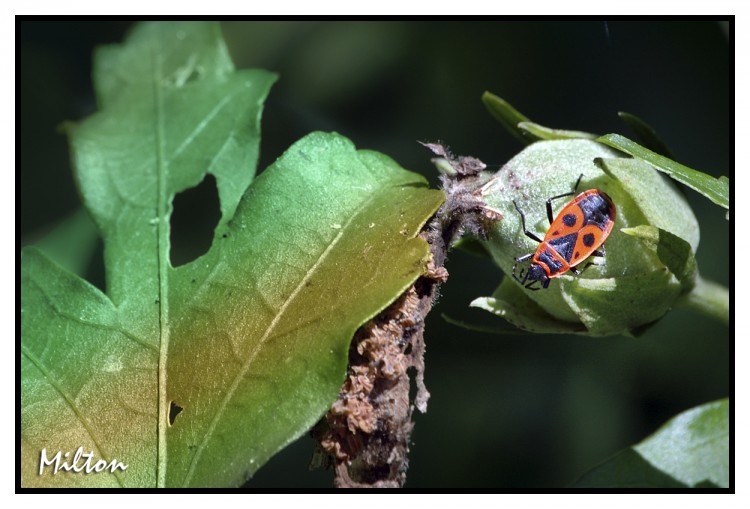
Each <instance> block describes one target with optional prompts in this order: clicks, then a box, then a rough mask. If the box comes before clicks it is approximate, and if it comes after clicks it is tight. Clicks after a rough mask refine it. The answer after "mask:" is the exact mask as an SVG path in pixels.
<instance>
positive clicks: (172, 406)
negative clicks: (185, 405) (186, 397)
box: [169, 401, 182, 426]
mask: <svg viewBox="0 0 750 509" xmlns="http://www.w3.org/2000/svg"><path fill="white" fill-rule="evenodd" d="M180 412H182V407H181V406H180V405H178V404H177V403H175V402H174V401H171V402H170V403H169V425H170V426H171V425H172V424H174V420H175V418H176V417H177V416H178V415H179V414H180Z"/></svg>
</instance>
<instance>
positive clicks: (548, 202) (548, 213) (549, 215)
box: [547, 173, 583, 224]
mask: <svg viewBox="0 0 750 509" xmlns="http://www.w3.org/2000/svg"><path fill="white" fill-rule="evenodd" d="M582 178H583V173H581V174H580V175H579V176H578V180H576V183H575V185H574V186H573V190H572V191H570V192H569V193H563V194H558V195H557V196H553V197H552V198H550V199H549V200H547V219H549V224H552V221H554V219H553V217H552V200H557V199H558V198H564V197H565V196H573V195H574V194H576V189H578V184H580V183H581V179H582Z"/></svg>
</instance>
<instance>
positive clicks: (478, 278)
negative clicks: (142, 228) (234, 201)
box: [20, 20, 731, 489]
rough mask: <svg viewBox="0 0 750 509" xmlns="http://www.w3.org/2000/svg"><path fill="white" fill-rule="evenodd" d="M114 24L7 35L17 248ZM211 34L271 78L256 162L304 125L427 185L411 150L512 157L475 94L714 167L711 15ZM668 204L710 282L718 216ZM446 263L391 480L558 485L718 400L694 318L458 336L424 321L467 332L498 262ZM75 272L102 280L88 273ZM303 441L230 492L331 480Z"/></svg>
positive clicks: (350, 25)
mask: <svg viewBox="0 0 750 509" xmlns="http://www.w3.org/2000/svg"><path fill="white" fill-rule="evenodd" d="M128 26H129V24H128V23H125V22H92V21H88V22H72V21H65V22H36V21H34V22H28V21H26V22H23V23H22V24H21V30H20V36H21V37H20V41H21V44H20V47H21V112H22V113H21V119H22V120H21V136H20V138H21V200H20V201H21V213H20V216H21V235H22V242H27V241H31V240H34V239H36V238H38V237H39V235H40V233H41V232H42V231H45V230H46V229H48V228H49V227H50V226H52V225H54V224H56V223H57V222H59V221H60V220H61V219H62V218H63V217H64V216H66V215H68V214H70V213H72V212H74V211H75V210H76V209H77V207H78V203H79V200H78V197H77V195H76V191H75V187H74V184H73V180H72V176H71V171H70V167H69V163H68V153H67V147H66V140H65V138H64V136H62V135H60V134H58V133H57V132H56V127H57V126H58V125H59V124H60V123H61V122H62V121H64V120H66V119H76V118H81V117H83V116H85V115H86V114H89V113H91V112H93V111H94V109H95V108H94V96H93V92H92V90H91V85H90V72H91V51H92V49H93V47H94V45H97V44H102V43H108V42H116V41H119V40H121V39H122V38H123V35H124V32H125V31H126V30H127V28H128ZM223 30H224V35H225V38H226V40H227V44H228V46H229V49H230V53H231V54H232V58H233V59H234V61H235V65H236V66H237V67H238V68H244V67H259V68H265V69H268V70H270V71H274V72H278V73H279V74H280V79H279V81H278V83H277V84H276V85H275V86H274V88H273V89H272V91H271V94H270V96H269V99H268V102H267V103H266V107H265V113H264V119H263V126H262V127H263V139H262V143H261V161H260V164H259V168H264V167H266V166H268V165H269V164H270V163H271V162H273V161H274V160H275V159H276V158H277V157H278V156H279V155H280V154H281V153H282V152H283V150H284V149H285V148H286V147H288V146H289V145H290V144H291V143H292V142H294V141H295V140H297V139H299V138H300V137H301V136H303V135H304V134H307V133H308V132H310V131H312V130H333V131H337V132H340V133H341V134H344V135H345V136H347V137H349V138H350V139H352V141H353V142H354V143H355V144H356V145H357V146H358V147H360V148H369V149H375V150H378V151H381V152H383V153H385V154H388V155H389V156H391V157H393V158H394V159H395V160H396V161H398V162H399V163H400V164H401V165H402V166H403V167H405V168H407V169H410V170H413V171H418V172H421V173H423V174H425V175H426V176H427V177H428V179H430V181H431V182H432V183H433V184H436V183H437V175H436V172H435V170H434V167H433V166H432V165H431V164H430V162H429V159H430V154H429V153H428V152H427V151H426V150H425V149H424V147H422V146H420V145H419V144H417V143H416V141H417V140H421V141H435V140H437V139H440V140H443V141H445V142H446V143H447V144H448V145H450V147H451V148H452V149H453V150H454V151H455V152H457V153H459V154H471V155H473V156H476V157H479V158H480V159H482V160H483V161H484V162H486V163H487V164H489V165H501V164H503V163H504V162H505V161H507V160H508V159H510V158H511V157H512V156H513V155H514V154H516V153H517V152H518V151H520V150H521V148H522V146H521V144H519V143H518V140H516V139H514V138H513V137H511V136H508V135H507V134H506V133H505V131H504V129H503V128H502V126H500V125H499V124H498V123H497V121H496V120H495V119H493V118H492V116H491V115H489V114H488V113H487V110H486V108H485V106H484V105H483V104H482V102H481V95H482V93H483V92H484V91H485V90H492V91H493V92H495V93H497V94H498V95H500V96H501V97H504V98H506V99H507V100H509V101H510V102H511V103H512V104H514V106H516V107H517V108H519V110H520V111H523V112H524V113H525V114H527V115H529V116H530V118H533V119H535V120H536V121H538V122H540V123H541V124H543V125H550V126H565V127H566V128H569V129H575V130H581V131H586V132H621V133H623V134H625V135H632V134H631V133H629V132H627V131H626V130H625V128H624V127H623V124H622V121H621V120H620V119H618V117H617V112H618V111H628V112H631V113H632V114H634V115H637V116H638V117H640V118H642V119H643V120H645V121H646V122H648V123H649V125H651V126H652V127H653V128H654V129H655V130H656V131H657V132H658V133H659V135H660V137H661V139H662V140H663V141H664V142H665V143H666V144H667V145H668V146H669V147H670V149H671V150H672V152H673V154H674V156H675V158H676V159H677V160H679V161H681V162H683V163H684V164H686V165H688V166H691V167H695V168H701V169H702V170H703V171H706V172H708V173H710V174H711V175H713V176H715V177H719V176H721V175H727V174H730V171H729V170H730V169H729V151H728V147H729V143H730V142H729V140H730V138H729V129H730V123H729V122H730V112H731V109H730V95H729V89H730V85H729V76H730V55H731V53H730V41H728V38H727V25H726V24H725V23H719V22H716V21H707V22H701V21H694V20H691V21H679V22H669V21H664V20H658V21H642V22H641V21H639V22H636V21H629V20H618V21H613V22H606V23H605V22H603V21H594V20H589V21H582V22H573V21H568V20H560V21H523V22H521V21H492V20H489V21H483V22H478V21H472V22H469V21H466V22H450V21H418V22H405V21H389V22H370V21H368V22H323V21H304V22H302V21H284V22H267V21H266V22H231V23H226V24H224V25H223ZM644 69H646V70H647V72H646V71H644ZM686 104H689V105H690V108H685V105H686ZM205 188H206V190H207V192H208V193H209V194H210V193H211V192H213V193H214V195H215V190H212V189H211V187H210V186H205ZM686 195H687V198H688V201H689V202H690V203H691V205H692V206H693V208H694V211H695V213H696V216H697V217H698V220H699V222H700V225H701V242H700V246H699V248H698V253H697V259H698V264H699V266H700V267H701V273H702V274H703V275H704V276H705V277H707V278H709V279H712V280H715V281H717V282H719V283H721V284H724V285H728V281H729V268H730V265H729V223H728V222H727V221H726V220H725V218H724V211H722V210H721V209H720V208H718V207H715V206H714V205H713V204H711V203H710V202H708V201H707V200H705V199H703V198H702V197H699V196H695V193H692V192H688V193H686ZM178 199H179V198H178ZM191 199H192V200H193V201H191V202H190V204H187V203H184V206H185V207H186V208H188V209H189V212H185V214H187V216H186V218H185V219H184V224H185V225H186V226H185V228H183V229H182V230H180V231H181V232H182V233H180V231H178V232H176V233H173V237H172V240H173V242H175V237H176V236H178V237H179V236H180V235H183V236H184V238H185V239H190V238H191V236H194V235H197V234H199V233H200V232H205V230H209V231H210V229H212V228H213V226H214V225H215V217H216V215H215V211H213V210H210V211H206V210H203V209H202V207H201V204H202V203H204V202H205V201H206V200H207V197H205V196H201V195H196V196H193V198H191ZM178 203H179V202H178ZM212 203H213V204H214V205H213V206H214V207H215V198H214V201H213V202H212ZM180 212H181V211H180V210H177V211H176V213H177V214H179V213H180ZM190 213H192V215H191V214H190ZM212 214H213V215H212ZM203 218H212V219H211V220H204V219H203ZM211 221H214V222H213V223H212V222H211ZM186 244H188V242H185V241H184V239H183V242H181V243H180V244H179V245H181V246H182V245H186ZM99 256H101V254H99ZM187 258H188V259H189V258H190V257H187ZM97 267H99V268H98V269H97ZM447 269H448V270H449V272H450V274H451V277H450V279H449V281H448V283H447V284H446V285H444V286H443V288H442V293H443V295H442V296H441V298H440V300H439V302H438V305H437V306H436V308H435V309H434V310H433V313H431V315H430V317H429V318H428V322H427V330H426V339H427V344H428V350H427V359H426V360H427V371H426V382H427V385H428V389H429V390H430V392H431V394H432V398H431V400H430V403H429V408H428V413H427V414H426V415H420V416H418V417H417V419H416V427H415V430H414V433H413V446H412V449H411V457H410V469H409V475H408V481H407V487H413V488H417V487H438V486H440V487H453V486H457V487H484V488H495V489H533V488H543V487H559V486H565V485H568V484H569V483H570V482H571V481H573V480H574V479H575V478H576V477H578V476H579V475H581V474H582V473H583V472H585V471H587V470H588V469H590V468H591V467H592V466H594V465H596V464H598V463H599V462H601V461H602V460H603V459H604V458H606V457H608V456H610V455H612V454H613V453H615V452H616V451H618V450H620V449H623V448H625V447H628V446H630V445H632V444H634V443H637V442H639V441H640V440H642V439H643V438H644V437H646V436H648V435H649V434H651V433H653V432H654V431H655V430H656V429H657V428H658V427H659V426H660V425H661V424H662V423H663V422H665V421H667V420H668V419H669V418H671V417H673V416H674V415H676V414H677V413H679V412H680V411H682V410H685V409H688V408H691V407H693V406H696V405H699V404H701V403H705V402H707V401H711V400H715V399H719V398H722V397H726V395H727V394H728V392H729V385H730V381H729V380H730V376H729V337H730V336H729V333H728V331H727V329H726V328H721V327H717V325H716V324H715V322H712V321H710V320H709V319H706V318H702V317H700V316H697V315H695V314H694V313H691V312H689V311H685V310H676V311H673V312H671V313H670V314H669V316H668V317H667V318H665V319H664V320H663V321H661V322H660V323H659V324H657V325H656V326H655V327H653V328H652V329H651V330H649V331H648V332H647V333H646V334H645V335H644V336H642V337H641V338H639V339H638V340H633V339H628V338H624V337H614V338H606V339H596V338H583V337H573V336H570V337H568V336H528V335H527V336H493V335H489V334H483V333H479V332H470V331H466V330H463V329H460V328H458V327H456V326H454V325H450V324H448V323H446V322H445V321H444V320H443V319H442V318H441V313H446V314H448V315H450V316H451V317H453V318H455V319H457V320H465V321H467V322H470V323H482V322H483V319H484V317H483V316H482V315H483V313H482V312H481V311H479V310H472V309H469V308H468V303H469V302H470V301H471V299H472V298H473V297H474V296H476V295H489V294H490V293H491V292H492V291H493V289H494V287H495V285H496V282H497V277H498V275H499V269H496V268H495V267H494V265H493V264H492V263H491V262H490V261H488V260H484V259H479V258H476V257H474V256H472V255H469V254H466V253H463V252H459V251H454V252H452V253H451V256H450V259H449V260H448V264H447ZM87 275H88V277H89V278H90V279H91V280H93V281H94V282H95V283H96V284H98V285H101V284H102V275H101V261H99V262H98V263H97V262H96V261H95V262H94V263H93V264H92V268H90V270H89V271H88V272H87ZM492 318H493V317H488V319H489V320H490V321H485V322H484V323H486V324H491V320H492ZM312 445H313V443H312V440H311V439H309V438H303V439H300V440H299V441H298V442H296V443H295V444H293V445H292V446H290V447H289V448H287V449H286V450H284V451H282V452H281V453H280V454H279V455H278V456H276V457H274V458H273V459H272V460H271V461H270V462H269V463H268V464H267V465H266V466H265V467H264V468H262V469H261V470H259V471H258V473H257V474H256V477H255V479H254V480H252V481H251V482H250V483H248V487H297V486H299V487H304V486H323V487H325V486H330V482H331V479H332V475H331V474H330V473H327V472H321V471H314V472H308V470H307V463H308V459H309V457H310V452H311V450H312Z"/></svg>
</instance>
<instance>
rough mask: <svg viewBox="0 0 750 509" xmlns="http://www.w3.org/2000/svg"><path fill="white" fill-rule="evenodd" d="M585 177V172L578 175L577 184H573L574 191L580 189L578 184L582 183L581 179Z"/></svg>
mask: <svg viewBox="0 0 750 509" xmlns="http://www.w3.org/2000/svg"><path fill="white" fill-rule="evenodd" d="M582 178H583V173H581V174H580V175H578V180H576V185H574V186H573V192H574V193H575V192H576V190H578V184H580V183H581V179H582Z"/></svg>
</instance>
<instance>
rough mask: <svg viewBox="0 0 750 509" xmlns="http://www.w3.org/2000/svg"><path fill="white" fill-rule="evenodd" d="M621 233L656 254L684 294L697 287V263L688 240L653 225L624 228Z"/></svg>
mask: <svg viewBox="0 0 750 509" xmlns="http://www.w3.org/2000/svg"><path fill="white" fill-rule="evenodd" d="M621 231H622V232H623V233H624V234H626V235H630V236H632V237H635V238H637V239H638V240H639V241H641V243H642V244H643V245H644V246H646V247H647V248H648V249H650V250H651V251H653V252H654V253H656V256H658V257H659V260H660V261H661V262H662V263H663V264H664V265H665V266H666V267H667V268H668V269H669V271H670V272H671V273H672V274H674V275H675V277H676V278H677V280H678V281H679V282H680V284H681V285H682V291H683V292H684V293H687V292H689V291H690V290H692V289H693V288H694V287H695V278H696V275H697V273H698V267H697V265H696V263H695V256H694V255H693V249H692V248H691V247H690V244H689V243H688V242H687V241H686V240H683V239H681V238H680V237H678V236H677V235H675V234H673V233H670V232H668V231H666V230H662V229H661V228H657V227H655V226H651V225H639V226H634V227H632V228H622V229H621Z"/></svg>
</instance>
